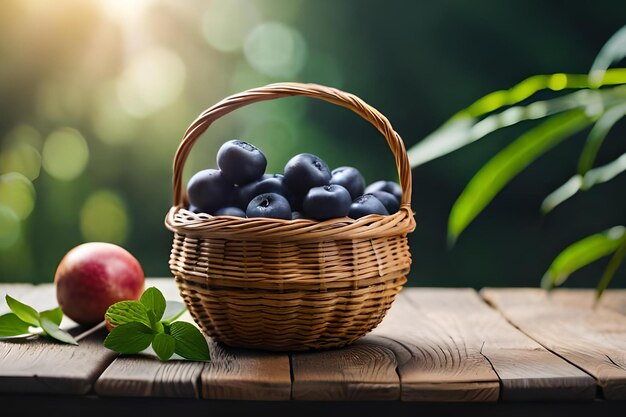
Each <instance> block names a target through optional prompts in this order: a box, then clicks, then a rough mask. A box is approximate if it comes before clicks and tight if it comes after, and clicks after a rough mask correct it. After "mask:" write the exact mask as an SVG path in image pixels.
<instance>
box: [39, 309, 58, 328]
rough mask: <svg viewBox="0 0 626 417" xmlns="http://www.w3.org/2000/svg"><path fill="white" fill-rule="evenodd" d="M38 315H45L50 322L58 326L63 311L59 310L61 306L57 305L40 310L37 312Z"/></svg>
mask: <svg viewBox="0 0 626 417" xmlns="http://www.w3.org/2000/svg"><path fill="white" fill-rule="evenodd" d="M39 317H45V318H46V319H48V320H50V321H51V322H52V323H54V324H56V325H57V326H59V325H60V324H61V321H62V320H63V311H61V307H57V308H54V309H52V310H45V311H42V312H41V313H39Z"/></svg>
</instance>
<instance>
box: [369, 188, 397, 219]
mask: <svg viewBox="0 0 626 417" xmlns="http://www.w3.org/2000/svg"><path fill="white" fill-rule="evenodd" d="M371 194H372V195H373V196H374V197H376V198H377V199H379V200H380V202H381V203H383V206H385V208H386V209H387V211H388V212H389V214H393V213H395V212H397V211H398V210H399V209H400V202H399V201H398V199H397V198H396V196H394V195H393V194H391V193H388V192H387V191H374V192H373V193H371Z"/></svg>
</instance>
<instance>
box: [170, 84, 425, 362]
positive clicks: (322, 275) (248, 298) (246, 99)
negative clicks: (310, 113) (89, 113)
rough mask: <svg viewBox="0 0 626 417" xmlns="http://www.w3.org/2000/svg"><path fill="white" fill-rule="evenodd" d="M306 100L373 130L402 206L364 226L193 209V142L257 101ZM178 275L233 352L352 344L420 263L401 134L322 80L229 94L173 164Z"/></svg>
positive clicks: (188, 297) (200, 121)
mask: <svg viewBox="0 0 626 417" xmlns="http://www.w3.org/2000/svg"><path fill="white" fill-rule="evenodd" d="M288 96H307V97H313V98H317V99H321V100H325V101H328V102H330V103H333V104H336V105H339V106H342V107H346V108H348V109H350V110H352V111H353V112H355V113H357V114H358V115H360V116H361V117H363V118H364V119H366V120H367V121H369V122H370V123H371V124H373V125H374V126H375V127H376V128H377V129H378V130H379V131H380V133H382V135H383V136H384V137H385V139H386V140H387V143H388V145H389V147H390V148H391V151H392V153H393V155H394V157H395V161H396V165H397V167H398V174H399V177H400V184H401V186H402V191H403V198H402V202H401V208H400V210H399V211H398V212H397V213H395V214H393V215H389V216H381V215H370V216H366V217H362V218H360V219H358V220H352V219H349V218H340V219H331V220H327V221H323V222H316V221H312V220H306V219H299V220H279V219H265V218H251V219H242V218H237V217H230V216H210V215H207V214H195V213H192V212H190V211H188V210H186V209H185V207H187V205H188V202H187V196H186V195H185V192H184V188H183V184H182V173H183V167H184V164H185V161H186V160H187V156H188V155H189V152H190V151H191V148H192V146H193V144H194V142H195V141H196V140H197V139H198V137H199V136H200V135H201V134H202V133H203V132H204V131H205V130H206V129H207V128H208V127H209V126H210V125H211V123H213V122H214V121H215V120H216V119H218V118H220V117H222V116H224V115H225V114H228V113H230V112H231V111H233V110H235V109H238V108H240V107H243V106H245V105H248V104H251V103H255V102H257V101H263V100H272V99H276V98H281V97H288ZM173 187H174V206H173V207H172V208H171V209H170V211H169V213H168V214H167V217H166V219H165V223H166V226H167V228H168V229H169V230H171V231H173V232H174V243H173V246H172V253H171V257H170V269H171V271H172V273H173V274H174V276H175V279H176V282H177V284H178V287H179V289H180V292H181V295H182V297H183V298H184V300H185V302H186V303H187V306H188V308H189V311H190V312H191V315H192V316H193V318H194V319H195V321H196V322H197V323H198V324H199V325H200V326H201V328H202V329H203V330H204V331H205V332H206V333H207V334H208V335H210V336H211V337H213V338H215V339H217V340H218V341H220V342H223V343H225V344H227V345H231V346H240V347H250V348H260V349H266V350H280V351H286V350H310V349H322V348H334V347H340V346H344V345H346V344H349V343H352V342H353V341H355V340H356V339H358V338H359V337H361V336H363V335H364V334H366V333H367V332H369V331H370V330H372V329H373V328H374V327H376V325H377V324H378V323H380V321H381V320H382V319H383V317H384V316H385V313H386V312H387V310H388V309H389V307H390V305H391V303H392V302H393V300H394V298H395V296H396V294H397V293H398V292H399V291H400V289H401V288H402V285H403V284H404V283H405V282H406V274H407V273H408V271H409V267H410V264H411V254H410V251H409V246H408V242H407V234H408V233H410V232H411V231H413V229H414V228H415V222H414V218H413V213H412V211H411V207H410V197H411V170H410V167H409V162H408V159H407V155H406V150H405V148H404V144H403V142H402V139H401V138H400V136H399V135H398V134H397V133H396V132H395V131H394V130H393V128H392V127H391V124H390V123H389V121H388V120H387V119H386V118H385V117H384V116H383V115H382V114H380V113H379V112H378V111H377V110H376V109H374V108H372V107H371V106H369V105H367V104H366V103H364V102H363V101H362V100H361V99H359V98H358V97H356V96H354V95H352V94H348V93H344V92H342V91H339V90H336V89H333V88H329V87H324V86H320V85H314V84H296V83H282V84H272V85H268V86H266V87H262V88H256V89H252V90H248V91H245V92H242V93H239V94H235V95H233V96H231V97H228V98H226V99H224V100H222V101H220V102H219V103H217V104H215V105H214V106H213V107H211V108H209V109H208V110H206V111H205V112H204V113H202V114H201V115H200V116H199V117H198V118H197V119H196V120H195V121H194V122H193V123H192V124H191V126H190V127H189V129H187V132H186V133H185V135H184V136H183V139H182V141H181V144H180V146H179V148H178V151H177V152H176V157H175V159H174V176H173Z"/></svg>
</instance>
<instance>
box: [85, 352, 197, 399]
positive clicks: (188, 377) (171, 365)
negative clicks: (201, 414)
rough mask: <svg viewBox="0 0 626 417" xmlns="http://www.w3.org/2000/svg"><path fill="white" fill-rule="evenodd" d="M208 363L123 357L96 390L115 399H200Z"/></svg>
mask: <svg viewBox="0 0 626 417" xmlns="http://www.w3.org/2000/svg"><path fill="white" fill-rule="evenodd" d="M203 367H204V364H202V363H198V362H188V361H170V362H161V361H160V360H159V359H157V358H155V357H152V356H142V355H136V356H120V357H118V358H117V359H115V361H114V362H113V364H111V365H110V366H109V367H108V368H107V369H106V370H105V371H104V372H103V373H102V375H101V376H100V378H98V381H97V382H96V385H95V391H96V393H97V394H98V395H100V396H114V397H178V398H197V397H199V387H198V379H199V377H200V372H201V371H202V369H203Z"/></svg>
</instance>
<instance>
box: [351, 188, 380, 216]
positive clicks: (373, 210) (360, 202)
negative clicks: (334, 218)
mask: <svg viewBox="0 0 626 417" xmlns="http://www.w3.org/2000/svg"><path fill="white" fill-rule="evenodd" d="M368 214H382V215H388V214H389V212H388V211H387V209H386V208H385V206H384V205H383V203H381V202H380V200H379V199H377V198H376V197H374V195H372V194H365V195H362V196H361V197H358V198H357V199H356V200H354V201H353V202H352V204H351V205H350V213H349V214H348V216H349V217H351V218H353V219H358V218H360V217H363V216H367V215H368Z"/></svg>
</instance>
